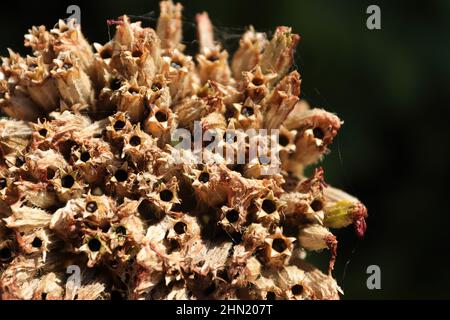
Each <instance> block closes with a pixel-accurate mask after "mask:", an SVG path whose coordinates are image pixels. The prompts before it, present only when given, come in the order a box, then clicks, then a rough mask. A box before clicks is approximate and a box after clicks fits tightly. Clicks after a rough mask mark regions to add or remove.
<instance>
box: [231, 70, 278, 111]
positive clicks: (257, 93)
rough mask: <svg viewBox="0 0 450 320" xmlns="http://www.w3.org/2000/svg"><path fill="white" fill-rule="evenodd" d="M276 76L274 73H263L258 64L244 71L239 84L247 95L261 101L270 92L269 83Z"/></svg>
mask: <svg viewBox="0 0 450 320" xmlns="http://www.w3.org/2000/svg"><path fill="white" fill-rule="evenodd" d="M274 77H275V75H274V74H263V73H262V71H261V67H260V66H259V65H258V66H256V67H255V68H254V69H252V70H249V71H246V72H243V74H242V81H241V83H240V84H239V86H240V88H241V90H243V91H244V92H245V96H246V97H249V98H250V99H252V101H254V102H255V103H260V102H261V101H262V100H263V99H264V98H265V97H266V96H267V95H268V94H269V88H268V84H269V82H270V81H271V80H272V79H273V78H274Z"/></svg>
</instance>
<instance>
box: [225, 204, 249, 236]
mask: <svg viewBox="0 0 450 320" xmlns="http://www.w3.org/2000/svg"><path fill="white" fill-rule="evenodd" d="M218 223H219V225H220V226H221V227H222V228H223V229H224V230H225V231H227V232H228V233H231V234H232V233H241V232H242V231H243V229H244V223H245V212H244V211H243V209H242V208H230V207H227V206H223V207H222V208H221V209H220V213H219V222H218Z"/></svg>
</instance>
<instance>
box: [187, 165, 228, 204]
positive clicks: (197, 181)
mask: <svg viewBox="0 0 450 320" xmlns="http://www.w3.org/2000/svg"><path fill="white" fill-rule="evenodd" d="M192 188H193V189H194V192H195V197H196V199H197V201H199V202H200V203H202V204H203V205H205V206H209V207H214V206H217V205H218V204H220V203H223V202H224V201H225V200H226V198H227V192H226V189H225V188H224V187H223V186H222V185H221V175H220V169H219V168H218V167H217V166H205V167H204V168H203V170H194V180H193V182H192Z"/></svg>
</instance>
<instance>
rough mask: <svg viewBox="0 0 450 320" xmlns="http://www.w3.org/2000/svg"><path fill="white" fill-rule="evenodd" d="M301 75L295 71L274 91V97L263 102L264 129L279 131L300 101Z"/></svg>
mask: <svg viewBox="0 0 450 320" xmlns="http://www.w3.org/2000/svg"><path fill="white" fill-rule="evenodd" d="M299 95H300V75H299V73H298V72H297V71H293V72H292V73H291V74H289V75H288V76H286V78H284V79H283V80H281V82H280V83H279V84H278V86H277V87H276V88H275V89H274V91H273V93H272V95H271V96H270V97H268V98H267V99H266V100H265V101H264V102H263V110H264V127H265V128H267V129H278V128H279V127H280V125H281V124H282V123H283V122H284V121H285V120H286V118H287V117H288V115H289V114H290V113H291V112H292V110H293V109H294V107H295V105H296V104H297V102H298V101H299V99H300V98H299Z"/></svg>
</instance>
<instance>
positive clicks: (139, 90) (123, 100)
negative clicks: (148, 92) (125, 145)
mask: <svg viewBox="0 0 450 320" xmlns="http://www.w3.org/2000/svg"><path fill="white" fill-rule="evenodd" d="M144 92H145V88H144V87H141V86H138V85H137V83H132V82H131V83H130V82H125V85H124V86H123V87H121V88H120V89H119V90H118V91H116V92H115V93H114V95H116V99H117V110H118V111H121V112H125V113H127V114H128V116H129V119H130V121H131V123H133V124H136V123H138V122H140V121H141V120H142V116H143V114H144V99H145V97H144Z"/></svg>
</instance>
